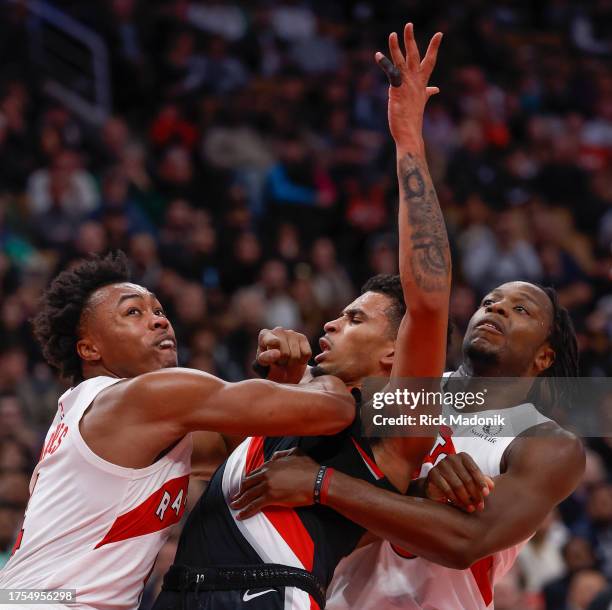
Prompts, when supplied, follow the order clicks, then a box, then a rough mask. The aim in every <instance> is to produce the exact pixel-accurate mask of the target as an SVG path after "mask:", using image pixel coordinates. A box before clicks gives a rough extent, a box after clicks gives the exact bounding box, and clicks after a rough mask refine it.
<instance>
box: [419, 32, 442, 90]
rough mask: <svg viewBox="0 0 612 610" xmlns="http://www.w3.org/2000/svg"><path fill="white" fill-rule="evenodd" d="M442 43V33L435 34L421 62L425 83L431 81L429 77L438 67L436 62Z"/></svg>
mask: <svg viewBox="0 0 612 610" xmlns="http://www.w3.org/2000/svg"><path fill="white" fill-rule="evenodd" d="M441 42H442V32H437V33H436V34H434V35H433V36H432V38H431V40H430V41H429V46H428V47H427V53H425V57H424V58H423V61H422V62H421V71H422V72H423V75H424V76H425V82H427V81H429V77H430V76H431V73H432V72H433V69H434V68H435V67H436V60H437V59H438V49H439V48H440V43H441ZM436 93H437V91H436Z"/></svg>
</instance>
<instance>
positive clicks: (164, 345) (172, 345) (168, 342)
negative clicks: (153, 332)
mask: <svg viewBox="0 0 612 610" xmlns="http://www.w3.org/2000/svg"><path fill="white" fill-rule="evenodd" d="M157 347H159V349H173V350H175V349H176V342H175V341H174V339H163V340H162V341H160V342H159V343H157Z"/></svg>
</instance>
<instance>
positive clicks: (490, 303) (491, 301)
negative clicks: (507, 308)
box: [482, 299, 493, 307]
mask: <svg viewBox="0 0 612 610" xmlns="http://www.w3.org/2000/svg"><path fill="white" fill-rule="evenodd" d="M492 304H493V299H484V301H483V302H482V306H483V307H488V306H489V305H492Z"/></svg>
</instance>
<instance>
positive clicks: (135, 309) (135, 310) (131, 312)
mask: <svg viewBox="0 0 612 610" xmlns="http://www.w3.org/2000/svg"><path fill="white" fill-rule="evenodd" d="M139 313H140V309H138V307H130V308H129V309H128V310H127V315H128V316H133V315H135V314H139Z"/></svg>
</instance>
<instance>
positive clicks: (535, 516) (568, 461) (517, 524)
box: [478, 433, 584, 556]
mask: <svg viewBox="0 0 612 610" xmlns="http://www.w3.org/2000/svg"><path fill="white" fill-rule="evenodd" d="M514 443H516V444H517V446H518V447H520V449H519V450H516V451H515V452H514V453H513V454H511V456H512V457H511V459H509V463H508V469H507V471H506V472H505V473H504V474H502V475H501V476H499V477H498V478H496V479H495V489H494V491H493V493H492V494H491V495H490V496H489V498H488V500H487V501H486V503H485V510H484V512H483V513H481V514H480V515H479V519H481V520H482V522H481V523H480V528H479V530H480V531H479V532H478V536H479V540H480V544H481V545H482V550H481V553H482V555H483V556H484V555H489V554H490V553H492V552H495V551H499V550H501V549H504V548H508V547H510V546H513V545H514V544H518V543H519V542H521V541H523V540H525V539H526V538H528V537H530V536H531V535H532V534H533V533H534V532H535V531H536V529H538V527H540V525H541V524H542V522H543V521H544V519H545V517H546V515H548V513H550V511H552V510H553V509H554V508H555V507H556V506H557V504H559V502H561V501H562V500H564V499H565V498H566V497H567V496H568V495H569V494H570V493H572V491H573V490H574V489H575V488H576V486H577V485H578V483H579V481H580V478H581V476H582V473H583V470H584V450H583V447H582V444H581V442H580V440H579V439H577V438H575V437H572V436H570V435H566V434H564V433H561V435H557V436H551V437H548V438H545V439H542V438H521V439H517V440H515V441H514Z"/></svg>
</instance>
